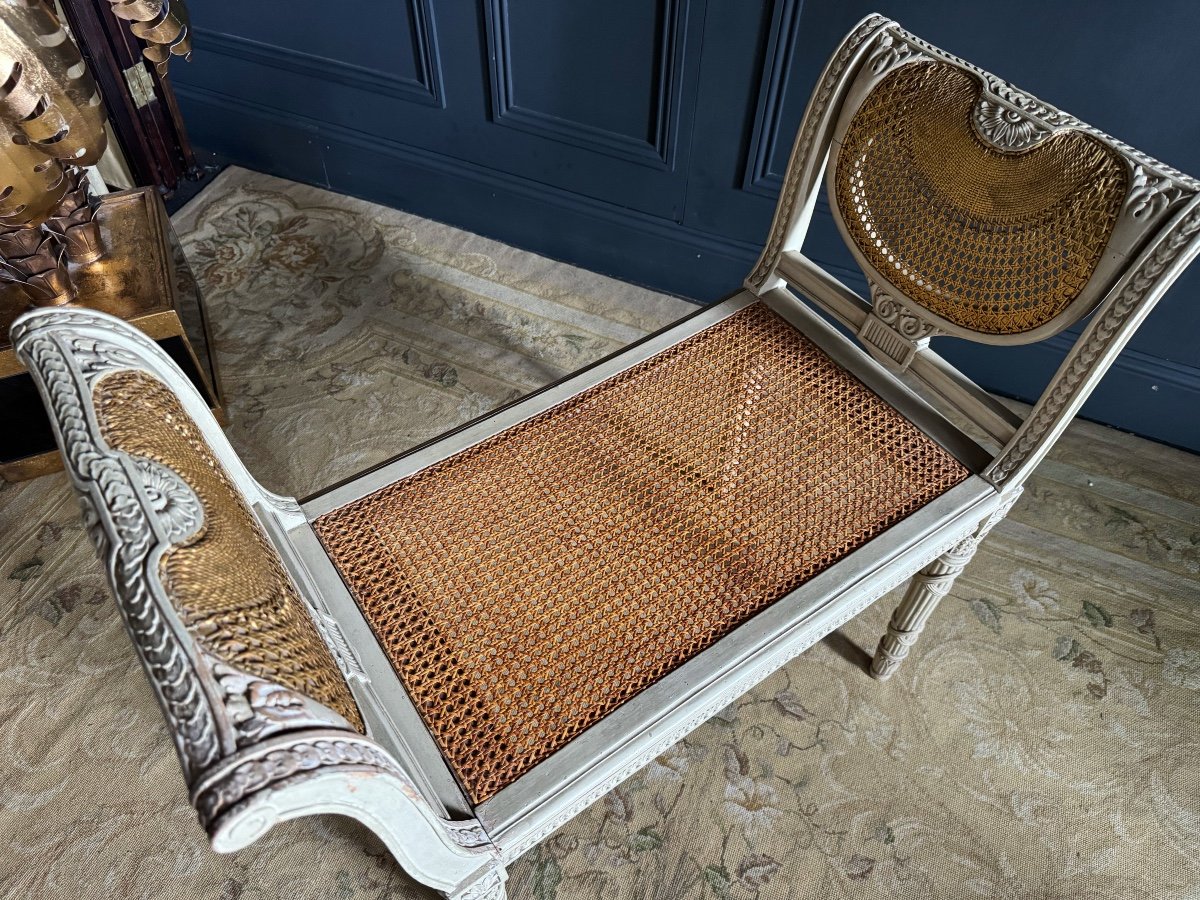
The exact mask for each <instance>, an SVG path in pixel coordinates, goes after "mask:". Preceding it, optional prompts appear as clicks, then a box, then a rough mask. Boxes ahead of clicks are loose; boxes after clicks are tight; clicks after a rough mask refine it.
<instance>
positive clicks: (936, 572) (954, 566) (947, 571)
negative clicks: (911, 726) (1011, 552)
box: [871, 488, 1021, 681]
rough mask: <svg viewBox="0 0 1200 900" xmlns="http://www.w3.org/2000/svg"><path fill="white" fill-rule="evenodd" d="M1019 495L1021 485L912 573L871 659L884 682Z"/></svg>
mask: <svg viewBox="0 0 1200 900" xmlns="http://www.w3.org/2000/svg"><path fill="white" fill-rule="evenodd" d="M1020 494H1021V490H1020V489H1019V488H1018V489H1016V490H1015V491H1013V493H1012V494H1011V495H1010V496H1009V497H1007V498H1005V501H1004V502H1003V503H1002V504H1001V505H1000V506H999V507H998V508H997V509H996V510H995V511H994V512H993V513H992V514H991V515H990V516H988V517H987V518H986V519H984V521H983V523H982V524H981V525H980V526H979V527H978V528H977V529H975V531H973V532H972V533H971V534H970V535H968V536H967V537H965V538H963V539H962V540H961V541H959V542H958V543H957V544H955V545H954V546H953V547H951V548H950V549H949V550H947V551H946V552H945V553H943V554H942V555H941V556H939V557H938V558H937V559H935V560H934V561H933V562H931V563H930V564H929V565H927V566H926V567H925V568H924V569H922V570H921V571H920V572H918V573H917V574H916V575H914V576H913V579H912V581H911V582H909V585H908V590H907V591H906V592H905V594H904V599H903V600H901V601H900V605H899V606H897V607H896V611H895V612H894V613H893V614H892V620H891V622H889V623H888V628H887V633H886V634H884V636H883V637H881V638H880V639H879V647H878V648H877V649H876V651H875V658H874V659H873V660H871V677H872V678H877V679H879V680H880V681H884V680H886V679H888V678H890V677H891V676H892V675H893V674H894V673H895V671H896V669H898V668H899V667H900V663H901V661H902V660H903V659H904V657H906V656H908V651H909V650H910V649H911V648H912V645H913V644H915V643H916V642H917V638H918V637H920V636H921V630H922V629H923V628H924V627H925V623H926V622H928V621H929V617H930V615H932V614H933V611H934V609H935V608H936V607H937V605H938V602H939V601H940V600H941V599H942V598H943V597H945V596H946V594H948V593H949V592H950V586H951V585H953V584H954V579H955V578H957V577H958V573H959V572H961V571H962V570H963V569H964V568H966V565H967V563H969V562H970V561H971V557H972V556H974V555H975V551H976V550H978V549H979V542H980V541H982V540H983V539H984V537H985V536H986V535H987V533H988V532H989V531H991V530H992V528H993V527H995V525H996V523H997V522H999V521H1000V520H1001V519H1003V518H1004V516H1005V514H1006V513H1007V512H1008V511H1009V509H1010V508H1012V505H1013V503H1015V502H1016V500H1017V497H1019V496H1020Z"/></svg>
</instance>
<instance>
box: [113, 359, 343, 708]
mask: <svg viewBox="0 0 1200 900" xmlns="http://www.w3.org/2000/svg"><path fill="white" fill-rule="evenodd" d="M93 398H94V401H95V405H96V418H97V420H98V422H99V424H100V433H101V435H102V436H103V438H104V440H105V442H106V443H107V444H108V445H109V446H110V447H112V448H113V449H115V450H121V451H124V452H125V453H130V454H132V455H134V456H140V457H144V458H146V459H150V460H153V461H154V462H157V463H161V464H162V465H164V466H166V467H168V468H169V469H171V470H172V471H173V472H175V473H176V474H177V475H179V476H180V477H181V478H182V479H183V480H184V481H185V482H186V483H187V484H188V485H189V486H190V487H191V488H192V490H193V491H195V493H196V496H197V497H199V499H200V503H201V505H202V506H203V508H204V525H203V527H202V530H201V532H200V534H199V535H198V536H197V537H195V538H193V539H192V540H190V541H187V542H185V543H182V544H176V545H174V546H172V547H170V548H169V549H168V550H167V551H166V552H165V553H164V554H163V557H162V560H161V562H160V564H159V566H160V568H159V575H160V577H161V579H162V583H163V587H164V589H165V591H166V593H167V596H168V597H170V599H171V603H172V605H173V606H174V607H175V609H176V611H177V612H178V613H179V616H180V618H181V619H182V620H183V623H184V625H186V626H187V629H188V631H189V632H190V633H191V635H192V637H193V639H194V640H195V641H196V642H197V643H198V644H199V645H200V646H201V647H202V648H203V649H205V650H207V651H208V652H209V653H211V654H212V655H213V656H215V657H216V658H217V659H220V660H221V661H222V662H225V663H228V664H229V665H231V666H236V667H237V668H239V669H241V670H242V671H244V672H248V673H249V674H251V675H257V676H258V677H260V678H265V679H267V680H269V681H273V682H275V683H277V684H280V685H283V686H284V687H287V688H290V689H292V690H295V691H300V692H301V693H304V694H307V695H308V696H310V697H312V698H313V699H315V700H317V701H319V702H321V703H324V704H325V705H326V706H328V707H329V708H330V709H332V710H334V711H336V712H337V713H339V714H340V715H342V716H343V717H344V718H345V719H346V720H347V721H349V722H350V723H351V724H352V725H354V726H355V727H356V728H357V729H359V730H360V731H361V730H362V728H363V723H362V718H361V717H360V716H359V712H358V707H357V706H356V705H355V703H354V698H353V697H352V696H351V694H350V689H349V688H348V687H347V686H346V682H345V680H344V679H343V678H342V675H341V672H340V671H339V669H338V667H337V663H335V662H334V659H333V656H332V654H331V653H330V652H329V648H328V647H327V646H326V645H325V643H324V641H323V640H322V639H321V636H320V635H319V634H318V633H317V629H316V626H314V625H313V622H312V619H311V618H310V617H309V613H308V612H307V610H306V609H305V608H304V606H303V605H302V604H303V602H304V601H303V600H301V599H300V597H299V595H298V594H297V593H296V589H295V588H294V587H293V586H292V583H291V580H290V579H289V578H288V576H287V573H286V572H285V571H284V569H283V566H282V564H281V563H280V561H279V558H278V556H277V555H276V554H275V551H274V550H273V549H272V548H271V546H270V544H268V543H267V539H266V537H265V536H264V535H263V533H262V530H261V529H260V528H259V526H258V523H257V522H255V521H254V518H253V515H252V514H251V512H250V510H249V509H248V508H247V506H246V504H245V502H244V501H243V500H242V498H241V496H240V495H239V494H238V492H237V490H236V489H235V488H234V487H233V485H232V484H230V482H229V478H228V476H227V475H226V474H225V471H224V470H223V469H222V468H221V464H220V463H219V462H218V461H217V459H216V457H214V456H213V454H212V451H211V450H210V449H209V447H208V444H207V443H206V442H205V440H204V437H203V435H201V433H200V430H199V429H198V428H197V427H196V425H195V423H194V422H193V421H192V419H191V417H190V416H188V414H187V412H186V411H185V410H184V409H183V407H182V405H180V403H179V400H178V399H177V398H176V397H175V395H174V394H173V393H171V391H170V389H169V388H167V387H166V386H165V385H164V384H162V382H160V381H158V379H156V378H154V377H152V376H150V375H148V374H146V373H144V372H135V371H120V372H114V373H112V374H110V375H106V376H105V377H104V378H102V379H101V380H100V381H99V382H97V383H96V386H95V388H94V390H93Z"/></svg>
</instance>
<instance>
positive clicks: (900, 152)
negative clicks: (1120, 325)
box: [833, 62, 1129, 335]
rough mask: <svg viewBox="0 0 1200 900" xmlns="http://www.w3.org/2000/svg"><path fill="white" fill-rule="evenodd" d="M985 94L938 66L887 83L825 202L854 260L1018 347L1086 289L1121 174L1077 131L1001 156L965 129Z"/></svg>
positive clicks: (1122, 189)
mask: <svg viewBox="0 0 1200 900" xmlns="http://www.w3.org/2000/svg"><path fill="white" fill-rule="evenodd" d="M982 90H983V87H982V84H981V82H980V80H979V79H978V78H976V77H975V76H974V75H972V74H970V73H968V72H965V71H963V70H962V69H960V68H958V67H956V66H952V65H950V64H948V63H941V62H922V63H909V64H907V65H903V66H901V67H900V68H898V69H896V70H895V71H894V72H892V73H891V74H889V75H887V76H886V77H884V78H883V79H882V80H881V81H880V82H879V84H877V85H876V86H875V87H874V88H873V89H872V90H871V92H870V93H869V94H868V95H867V97H866V99H865V100H864V101H863V102H862V104H861V106H860V107H859V108H858V110H857V111H856V112H855V114H854V116H853V118H852V119H851V121H850V123H849V125H848V126H847V128H846V133H845V135H844V137H843V140H842V145H841V149H840V150H839V151H838V153H837V167H836V171H835V173H834V179H833V180H834V188H835V190H834V194H835V196H836V202H837V207H838V211H839V213H840V215H841V218H842V221H843V223H844V225H845V227H846V231H847V233H848V235H849V236H850V239H851V240H852V241H853V242H854V244H855V245H856V246H857V247H858V250H859V252H860V253H861V254H862V255H863V256H864V257H865V259H866V260H867V262H868V263H869V264H870V265H871V266H872V267H874V269H875V270H876V271H877V272H879V273H880V274H881V275H882V276H883V277H884V278H886V279H888V280H889V281H891V282H892V284H894V285H896V286H897V287H899V288H901V289H902V290H903V292H904V293H905V294H906V295H907V296H908V297H909V298H911V299H912V300H913V301H915V302H916V303H919V304H920V305H922V306H924V307H925V308H926V309H928V310H930V311H931V312H933V313H935V314H937V315H939V316H941V317H942V318H943V319H945V320H947V321H949V322H952V323H954V324H955V325H958V326H960V327H962V328H966V329H970V330H971V331H977V332H982V333H984V334H995V335H1008V334H1019V333H1022V332H1026V331H1032V330H1033V329H1035V328H1038V327H1040V326H1042V325H1045V324H1047V323H1049V322H1050V321H1051V320H1053V319H1054V318H1055V317H1056V316H1058V315H1059V314H1060V313H1062V312H1063V311H1064V310H1065V309H1066V308H1067V307H1068V306H1069V305H1070V304H1071V302H1072V301H1073V300H1075V299H1076V298H1077V297H1078V296H1079V295H1080V293H1081V292H1082V291H1083V289H1084V286H1085V285H1087V283H1088V281H1089V279H1090V278H1091V276H1092V274H1093V272H1095V270H1096V267H1097V265H1098V264H1099V262H1100V260H1101V258H1102V255H1103V253H1104V250H1105V248H1106V247H1107V246H1108V241H1109V238H1110V237H1111V235H1112V233H1113V229H1114V227H1115V225H1116V222H1117V219H1118V217H1119V215H1120V211H1121V207H1122V204H1123V202H1124V200H1125V197H1126V195H1127V194H1128V190H1129V174H1128V166H1127V165H1126V163H1125V161H1124V160H1123V159H1122V158H1121V156H1120V154H1119V153H1117V151H1115V150H1114V149H1112V148H1111V147H1109V146H1107V145H1106V144H1104V143H1103V142H1101V141H1100V140H1099V139H1097V138H1095V137H1093V136H1091V135H1089V134H1086V133H1084V132H1081V131H1072V130H1064V131H1060V132H1058V133H1055V134H1052V135H1049V136H1048V137H1045V138H1044V139H1043V140H1041V141H1039V142H1037V143H1035V144H1033V145H1032V146H1029V147H1027V148H1026V149H1022V150H1016V151H1008V150H1002V149H998V148H997V147H996V146H994V145H993V144H991V143H990V142H989V141H987V140H985V139H984V138H983V137H981V135H980V134H979V132H978V130H977V128H976V126H975V124H974V112H975V110H976V107H977V105H978V104H979V102H980V98H981V93H982ZM999 109H1000V108H999V107H997V110H999ZM995 114H996V115H1002V111H997V112H995ZM1003 124H1004V125H1005V127H1008V128H1010V129H1017V128H1020V127H1021V125H1020V123H1019V122H1017V123H1013V122H1006V123H1003Z"/></svg>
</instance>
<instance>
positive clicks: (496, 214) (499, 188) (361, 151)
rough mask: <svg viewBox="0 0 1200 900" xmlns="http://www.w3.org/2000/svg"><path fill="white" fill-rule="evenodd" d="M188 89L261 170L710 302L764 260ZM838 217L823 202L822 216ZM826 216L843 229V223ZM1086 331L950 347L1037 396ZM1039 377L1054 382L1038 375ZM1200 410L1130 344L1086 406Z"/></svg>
mask: <svg viewBox="0 0 1200 900" xmlns="http://www.w3.org/2000/svg"><path fill="white" fill-rule="evenodd" d="M177 92H178V93H179V95H180V97H181V98H182V99H183V101H184V104H185V109H186V114H187V115H188V116H189V122H195V123H196V124H197V125H199V126H200V128H201V130H202V131H203V132H204V133H205V134H206V135H210V136H214V137H216V138H218V139H219V141H220V142H221V143H220V145H219V146H215V145H214V143H213V142H212V141H209V142H208V144H207V146H208V148H209V149H213V150H217V151H220V152H222V153H224V154H226V155H227V156H228V157H229V158H231V159H233V160H234V161H237V162H242V163H245V164H248V165H250V166H252V167H254V166H255V165H256V164H257V165H258V166H259V167H261V165H262V164H261V160H263V159H270V160H272V162H273V163H274V165H273V166H272V170H273V171H274V172H275V173H276V174H278V175H280V176H282V177H285V178H292V179H294V180H297V181H303V182H307V183H309V184H318V185H320V186H322V187H327V188H331V189H333V190H336V191H341V192H344V193H347V194H351V195H353V196H359V197H363V198H365V199H369V200H374V201H376V202H380V203H385V204H388V205H391V206H395V207H397V208H400V209H405V210H409V211H411V212H413V213H415V214H417V215H426V216H431V217H435V218H437V219H438V220H439V221H443V222H448V223H449V224H452V225H455V226H457V227H459V228H465V229H468V230H471V231H474V232H477V233H479V234H483V235H486V236H488V237H492V238H495V239H497V240H501V241H505V242H507V243H510V244H513V245H514V246H518V247H528V248H529V249H532V250H534V251H535V252H539V253H544V254H546V255H548V256H551V257H553V258H555V259H561V260H564V261H566V262H570V263H573V264H575V265H579V266H583V267H584V268H588V269H591V270H594V271H598V272H602V273H605V274H611V275H615V276H616V277H619V278H623V279H625V280H629V281H633V282H636V283H640V284H644V285H647V286H649V287H651V288H655V289H658V290H663V291H667V292H669V293H673V294H676V295H679V296H682V297H685V298H688V299H692V300H701V301H705V302H708V301H712V300H716V299H719V296H720V295H722V294H723V293H725V292H728V291H732V290H734V289H736V288H737V286H738V285H739V284H740V282H741V279H742V278H743V277H744V276H745V274H746V273H747V272H748V271H749V270H750V268H751V267H752V266H753V264H754V261H755V260H756V259H757V257H758V251H759V245H758V244H754V243H750V242H745V241H735V240H731V239H729V238H727V237H723V236H720V235H716V234H710V233H708V232H703V231H700V230H698V229H694V228H687V227H684V226H680V225H677V224H675V223H672V222H668V221H665V220H663V219H661V218H659V217H656V216H652V215H648V214H646V213H641V212H638V211H636V210H631V209H628V208H625V207H621V206H617V205H615V204H611V203H606V202H604V201H599V200H592V199H590V198H587V197H583V196H581V195H579V194H576V193H572V192H570V191H566V190H563V189H561V188H556V187H553V186H551V185H547V184H542V183H540V182H535V181H532V180H530V179H526V178H521V177H520V176H517V175H513V174H511V173H508V172H503V171H498V170H494V169H488V168H486V167H483V166H479V165H476V164H472V163H466V162H463V161H461V160H454V159H450V158H448V157H445V156H442V155H440V154H438V153H435V152H432V151H428V150H424V149H421V148H418V147H412V146H410V145H406V144H400V143H398V142H395V141H388V140H380V139H379V138H377V137H375V136H373V135H369V134H366V133H363V132H357V131H354V130H353V129H349V128H343V127H340V126H331V125H329V124H328V123H323V122H318V121H316V120H313V119H308V118H306V117H303V116H297V115H294V114H292V113H285V112H281V111H280V110H276V109H272V108H269V107H266V106H263V105H261V104H257V103H253V102H251V101H247V100H244V99H242V98H239V97H232V96H228V95H225V94H220V93H217V92H214V91H208V90H204V89H199V88H193V87H185V86H180V87H179V88H177ZM230 126H233V127H230ZM281 141H283V142H284V143H283V144H282V146H285V147H287V148H288V155H287V156H286V157H284V156H281V155H280V147H281ZM380 170H384V171H388V172H390V173H391V177H389V178H388V179H386V180H385V181H384V182H383V183H382V184H383V187H384V189H385V190H387V191H388V192H389V193H387V194H380V193H379V189H380V184H381V183H380V182H379V181H378V180H377V179H374V178H373V177H372V175H371V173H373V172H378V171H380ZM827 215H828V213H826V212H818V217H819V218H824V217H825V216H827ZM825 224H826V225H827V226H828V227H832V222H827V223H825ZM765 233H766V226H765V225H764V236H765ZM817 261H818V262H822V261H821V260H819V259H818V260H817ZM822 264H824V265H826V266H827V268H829V270H830V271H831V272H832V273H833V274H835V275H837V276H838V277H840V278H842V279H843V280H844V281H846V283H847V284H849V285H850V286H851V287H854V288H855V289H856V290H859V291H860V292H861V291H864V290H865V284H866V282H865V278H864V277H863V275H862V273H861V272H858V271H852V270H849V269H847V268H845V267H843V266H838V265H831V264H828V263H824V262H822ZM1072 340H1073V338H1072V336H1071V335H1070V334H1062V335H1057V336H1055V337H1054V338H1052V339H1050V340H1047V341H1043V342H1041V343H1039V344H1031V345H1029V346H1026V347H1023V348H1020V350H1021V351H1022V355H1021V356H1020V357H1019V359H1020V362H1021V366H1020V368H1021V370H1022V371H1025V372H1028V373H1029V375H1030V376H1031V379H1030V382H1029V385H1028V387H1026V385H1025V384H1024V383H1021V384H1010V383H1009V382H1011V377H1012V371H1013V370H1012V362H1013V360H1014V358H1015V357H1014V356H1013V355H1012V353H1013V351H1014V350H1016V349H1017V348H1011V347H981V346H980V345H975V344H966V343H965V342H957V343H958V344H960V345H961V346H959V347H955V346H954V343H955V342H951V343H949V344H946V345H945V347H944V348H943V347H939V348H938V349H939V351H941V352H943V353H945V355H946V356H947V358H948V359H950V361H951V362H952V363H953V364H954V365H957V366H959V367H962V368H967V369H976V370H977V371H976V372H975V373H974V374H975V375H976V376H977V377H978V378H979V380H980V383H981V384H983V386H984V387H986V388H989V389H992V390H996V389H998V388H999V389H1000V391H1001V393H1004V394H1007V395H1008V396H1014V397H1016V398H1017V399H1019V400H1026V401H1028V400H1031V399H1033V396H1034V395H1035V394H1036V393H1037V392H1038V391H1039V390H1040V388H1041V387H1044V382H1045V380H1046V379H1048V377H1049V375H1050V373H1052V372H1053V371H1054V369H1055V367H1056V366H1057V365H1058V362H1059V360H1060V359H1061V357H1062V354H1063V353H1064V352H1065V351H1066V349H1067V347H1068V346H1069V344H1070V343H1071V341H1072ZM956 351H957V352H956ZM1006 351H1007V352H1006ZM983 354H987V356H986V358H983V356H982V355H983ZM1043 376H1044V377H1043ZM1037 378H1041V380H1042V383H1041V384H1034V383H1033V381H1034V380H1036V379H1037ZM1006 384H1007V385H1008V386H1007V387H1002V386H1003V385H1006ZM1198 408H1200V368H1197V367H1194V366H1189V365H1184V364H1180V363H1175V362H1171V361H1168V360H1164V359H1160V358H1159V357H1156V356H1152V355H1150V354H1147V353H1141V352H1139V351H1137V350H1133V349H1131V348H1126V350H1125V351H1124V352H1123V353H1122V354H1121V355H1120V356H1119V357H1118V358H1117V360H1116V362H1115V363H1114V365H1113V368H1112V369H1111V370H1110V372H1109V374H1108V376H1107V377H1106V378H1105V380H1104V381H1103V382H1101V385H1100V388H1099V389H1098V391H1097V394H1096V396H1095V397H1093V399H1092V401H1090V402H1089V404H1088V405H1087V406H1085V407H1084V411H1083V415H1084V417H1085V418H1091V419H1093V420H1095V421H1099V422H1102V423H1105V424H1119V425H1120V427H1123V428H1125V429H1127V430H1129V429H1132V430H1134V431H1136V432H1137V433H1140V434H1144V435H1146V436H1147V437H1151V438H1155V439H1157V440H1160V441H1165V442H1167V443H1171V444H1174V445H1176V446H1182V447H1185V448H1188V449H1192V450H1200V420H1196V419H1192V420H1189V421H1187V422H1184V423H1182V424H1181V422H1180V416H1179V412H1178V411H1179V410H1181V409H1198Z"/></svg>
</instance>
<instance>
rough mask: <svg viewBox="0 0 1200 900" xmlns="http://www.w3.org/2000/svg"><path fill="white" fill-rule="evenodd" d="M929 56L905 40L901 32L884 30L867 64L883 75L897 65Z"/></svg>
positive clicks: (872, 69)
mask: <svg viewBox="0 0 1200 900" xmlns="http://www.w3.org/2000/svg"><path fill="white" fill-rule="evenodd" d="M927 58H928V57H926V56H925V54H924V53H922V52H921V51H920V50H919V49H918V48H917V47H916V46H914V45H913V44H911V43H909V42H908V41H906V40H904V38H903V37H902V36H901V35H900V34H898V33H895V34H894V33H891V32H884V33H883V34H882V35H880V36H879V41H878V42H877V47H876V50H875V52H874V53H872V54H871V58H870V60H869V61H868V62H867V66H868V67H869V68H870V69H871V71H872V72H873V73H875V74H876V75H882V74H884V73H885V72H890V71H891V70H892V69H894V68H896V67H897V66H902V65H904V64H905V63H908V62H915V61H916V60H919V59H927Z"/></svg>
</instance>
